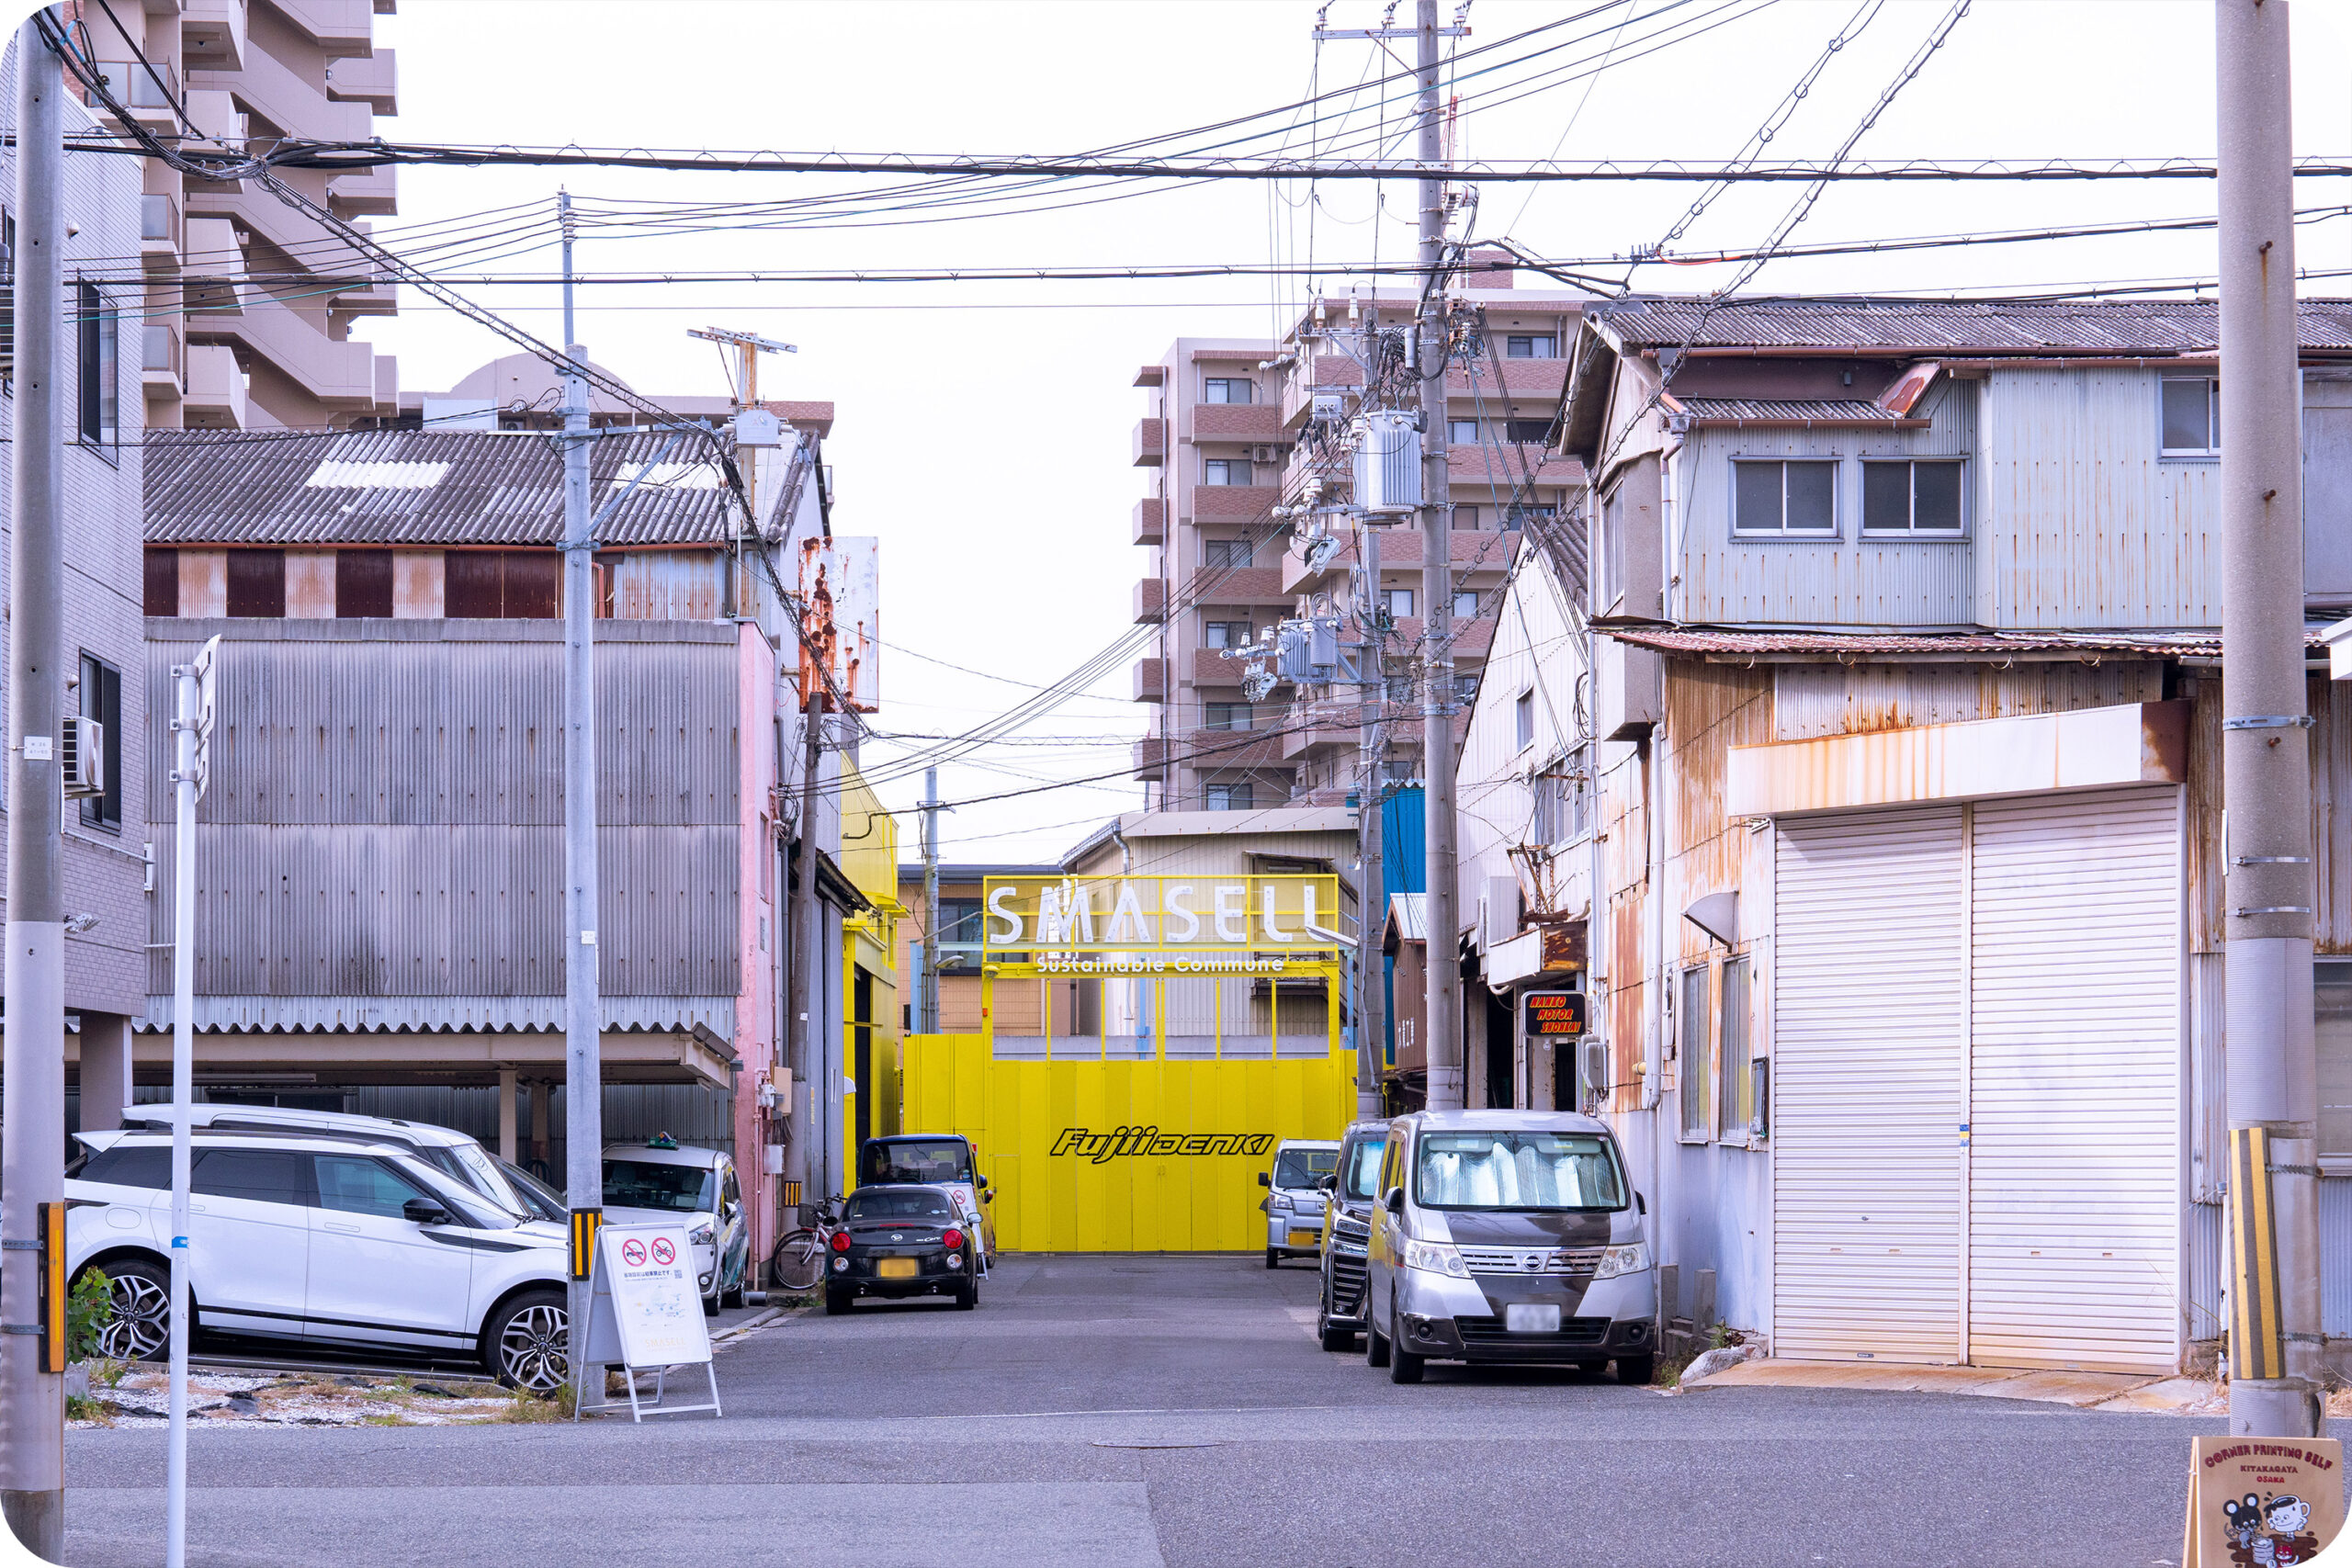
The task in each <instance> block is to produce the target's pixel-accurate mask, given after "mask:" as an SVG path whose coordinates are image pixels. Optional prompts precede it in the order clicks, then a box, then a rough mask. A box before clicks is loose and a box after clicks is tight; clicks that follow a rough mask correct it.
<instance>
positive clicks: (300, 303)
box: [71, 0, 399, 430]
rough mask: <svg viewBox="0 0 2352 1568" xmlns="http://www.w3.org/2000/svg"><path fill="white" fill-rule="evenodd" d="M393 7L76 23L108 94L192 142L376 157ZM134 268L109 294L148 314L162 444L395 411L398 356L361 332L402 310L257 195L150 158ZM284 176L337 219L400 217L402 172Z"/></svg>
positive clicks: (204, 11)
mask: <svg viewBox="0 0 2352 1568" xmlns="http://www.w3.org/2000/svg"><path fill="white" fill-rule="evenodd" d="M393 5H394V0H143V4H141V5H136V6H114V7H112V8H111V9H108V8H106V7H93V6H74V7H71V8H72V9H74V10H77V11H79V12H81V16H80V17H79V20H80V23H81V25H82V26H83V27H85V28H87V30H88V37H89V39H90V43H91V47H92V48H93V50H94V51H95V52H96V56H97V59H98V62H99V64H100V65H101V67H102V68H103V69H104V71H105V73H106V75H107V83H108V90H109V91H110V92H111V93H112V95H113V96H114V97H115V98H116V99H117V100H118V101H119V102H120V103H122V104H123V105H124V106H125V107H127V108H129V109H130V112H131V114H132V115H133V116H134V117H135V118H136V119H137V120H138V122H139V123H140V124H141V126H143V127H144V128H145V129H147V130H150V131H152V132H153V133H154V134H156V135H157V136H159V137H166V138H171V137H176V138H178V139H179V141H180V144H181V145H183V146H187V145H215V146H229V147H235V148H249V149H253V150H256V151H258V150H261V149H264V148H266V147H268V146H271V145H273V144H275V143H277V142H278V141H284V140H286V139H288V138H291V137H316V138H322V139H327V140H334V141H353V140H356V141H364V140H366V139H367V138H368V137H370V136H372V135H374V134H375V130H374V122H375V117H376V116H378V115H390V114H394V113H397V112H398V96H397V91H396V86H397V73H396V70H395V64H394V60H393V51H390V50H389V49H384V50H379V49H378V48H377V47H376V45H375V36H374V34H375V18H376V17H377V15H379V14H380V13H388V12H390V11H391V10H392V8H393ZM141 163H142V165H143V168H142V176H141V190H142V192H143V196H142V208H143V210H142V213H141V227H140V243H139V246H138V250H137V255H136V259H135V260H131V261H128V265H116V266H114V267H112V268H110V269H109V272H110V275H111V277H112V279H113V281H112V282H111V283H110V284H106V285H98V286H100V287H107V288H110V289H111V290H112V291H114V292H117V293H119V294H121V295H122V296H124V297H125V299H124V303H125V304H126V305H129V304H131V303H134V302H141V301H143V310H142V311H141V316H142V328H141V340H140V355H141V357H140V365H141V380H142V384H143V386H144V388H145V391H146V402H147V423H148V425H149V426H150V427H152V428H162V429H173V428H181V427H185V428H188V429H215V430H220V429H250V428H254V427H267V426H277V425H285V426H294V427H300V428H322V427H327V426H348V425H350V424H352V423H356V422H357V421H359V420H363V419H370V418H374V417H378V416H386V415H391V414H395V413H397V412H398V408H399V391H398V387H399V382H398V378H397V375H396V371H395V368H394V365H393V360H392V357H391V356H390V355H379V354H377V353H376V352H375V350H374V349H373V348H371V347H370V346H369V345H368V344H366V343H364V342H355V341H353V340H352V338H351V327H352V323H353V322H355V321H358V320H360V319H361V318H363V317H367V316H379V315H390V314H391V313H392V311H393V310H395V309H396V308H397V307H396V305H395V303H394V300H393V296H392V288H391V285H390V284H389V283H384V282H380V281H379V280H378V275H379V268H378V267H377V266H376V265H375V264H373V263H372V262H370V261H369V260H368V258H367V257H366V256H365V255H364V254H362V253H360V252H358V251H356V250H354V249H353V248H352V247H351V246H350V245H349V244H348V243H345V241H343V240H342V239H341V238H339V237H338V236H337V235H336V234H335V233H334V231H331V230H329V229H328V228H326V227H325V226H324V225H322V224H321V223H319V222H317V221H316V220H312V219H311V218H309V217H306V216H304V215H303V214H302V213H300V212H299V211H297V210H296V209H293V208H291V207H288V206H287V205H286V204H285V203H284V202H282V201H280V200H278V199H277V197H275V196H273V195H271V194H270V193H269V192H268V191H267V190H265V189H263V188H262V187H261V186H259V185H258V184H256V183H255V182H253V181H250V180H248V181H242V182H224V181H213V180H205V179H198V178H191V177H187V176H184V175H181V174H179V173H178V172H177V171H175V170H174V169H173V168H172V167H171V166H170V165H168V164H165V163H164V162H163V161H162V160H160V159H153V158H150V159H145V160H141ZM278 177H279V178H281V179H283V180H284V181H285V182H286V183H287V185H288V186H291V187H293V188H296V189H298V190H300V191H301V192H302V193H303V194H304V195H305V196H307V197H310V198H311V200H312V201H314V202H317V203H318V204H320V205H321V206H323V207H325V208H326V209H328V210H330V211H332V212H333V213H334V215H335V216H337V217H339V218H342V219H344V220H346V221H351V222H354V223H355V224H356V226H357V227H360V228H362V229H364V228H365V227H366V226H367V225H366V223H365V221H364V220H366V219H368V218H371V217H381V216H388V215H390V214H391V213H393V212H395V211H397V210H398V205H397V200H396V197H395V176H394V174H393V171H392V170H391V169H390V168H382V169H374V170H369V171H367V172H364V173H358V174H346V175H332V176H330V175H326V174H324V173H322V172H320V171H316V170H304V169H285V170H281V171H279V174H278Z"/></svg>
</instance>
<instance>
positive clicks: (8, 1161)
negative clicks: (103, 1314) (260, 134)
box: [0, 13, 66, 1562]
mask: <svg viewBox="0 0 2352 1568" xmlns="http://www.w3.org/2000/svg"><path fill="white" fill-rule="evenodd" d="M39 20H40V17H39V14H38V13H36V15H35V16H34V17H29V18H28V19H27V20H26V22H25V24H24V25H23V26H22V27H20V28H17V279H16V284H17V299H16V325H17V400H16V409H17V417H16V421H15V423H14V426H13V427H12V429H11V431H10V434H11V435H12V436H13V437H14V445H15V452H16V467H15V473H14V476H13V483H12V486H11V493H10V496H9V502H10V505H11V508H12V510H11V514H10V524H11V533H10V538H9V551H8V571H9V583H8V588H9V592H8V597H9V615H10V617H11V619H10V621H9V623H8V626H9V631H8V709H9V712H8V734H9V738H10V740H11V745H10V747H9V757H8V882H7V893H8V919H7V934H6V941H7V943H8V952H7V961H6V982H7V1003H8V1020H7V1028H6V1032H5V1042H6V1043H5V1045H0V1081H5V1082H6V1086H7V1106H6V1124H5V1129H0V1210H5V1222H0V1247H6V1252H7V1255H8V1258H9V1262H8V1264H7V1266H6V1268H0V1514H5V1516H6V1520H7V1524H8V1528H9V1529H12V1530H14V1531H16V1534H17V1540H20V1541H22V1542H23V1543H24V1544H25V1545H26V1546H27V1547H28V1548H30V1549H31V1551H33V1552H34V1553H35V1554H36V1555H38V1556H40V1557H42V1558H45V1559H47V1560H48V1561H50V1562H62V1561H63V1559H64V1551H65V1379H64V1377H63V1376H62V1373H63V1371H64V1370H65V1368H64V1360H63V1356H62V1350H63V1347H62V1346H56V1347H53V1348H52V1346H51V1338H52V1336H51V1333H50V1332H49V1329H50V1324H51V1314H49V1313H48V1312H47V1311H45V1310H44V1309H45V1308H47V1307H48V1306H49V1304H50V1303H48V1301H46V1300H45V1299H44V1298H46V1297H47V1296H48V1295H49V1294H50V1279H51V1273H52V1270H51V1268H50V1266H49V1265H50V1253H49V1246H50V1243H51V1239H52V1238H51V1235H50V1234H49V1233H50V1232H51V1231H52V1229H53V1230H55V1231H56V1232H57V1235H58V1238H60V1239H62V1230H63V1227H62V1224H60V1225H58V1226H54V1227H52V1226H51V1225H50V1224H47V1223H45V1222H46V1221H47V1219H48V1217H49V1215H50V1214H51V1213H52V1212H54V1213H57V1214H59V1215H61V1216H62V1214H63V1213H64V1207H63V1205H64V1202H65V918H64V908H63V905H64V897H63V893H64V889H63V886H62V879H61V876H60V873H59V863H58V858H59V848H60V844H59V837H58V835H59V829H60V827H61V826H62V824H61V821H60V818H61V817H62V813H63V810H64V800H65V797H64V793H63V784H62V780H61V779H60V778H59V776H58V772H57V740H58V728H59V725H58V719H59V717H60V716H61V714H62V707H63V698H64V691H65V688H64V681H63V672H62V670H61V669H60V668H59V660H60V659H61V658H62V655H63V637H62V633H63V630H64V625H63V623H64V615H65V568H64V560H63V554H62V552H63V548H64V525H63V520H62V513H63V510H64V502H65V489H64V479H63V470H62V467H61V465H62V462H63V460H64V459H63V457H62V452H63V450H64V446H63V442H62V435H63V432H62V430H61V429H60V427H59V417H60V415H61V414H62V412H63V410H64V405H63V398H62V386H63V382H64V376H65V370H66V366H65V363H64V360H63V358H62V355H61V354H60V352H59V351H60V349H61V348H62V342H61V332H62V327H63V324H64V320H65V302H64V296H63V284H62V272H61V269H60V263H59V257H60V254H61V252H62V248H63V246H64V243H65V214H64V206H65V178H64V175H65V151H64V141H63V127H64V123H65V121H64V105H63V103H62V98H63V96H64V93H65V78H64V73H63V72H62V70H60V69H59V61H58V57H57V55H56V53H55V52H54V51H51V48H50V47H49V44H48V43H47V42H46V41H45V40H44V39H43V38H42V36H41V33H40V27H39V26H38V22H39ZM61 1304H62V1303H61ZM51 1368H54V1369H55V1371H51Z"/></svg>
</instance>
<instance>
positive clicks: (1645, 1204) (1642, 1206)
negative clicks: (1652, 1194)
mask: <svg viewBox="0 0 2352 1568" xmlns="http://www.w3.org/2000/svg"><path fill="white" fill-rule="evenodd" d="M1649 1212H1650V1201H1649V1200H1648V1199H1646V1198H1645V1197H1643V1196H1642V1195H1641V1194H1640V1193H1638V1192H1636V1193H1634V1213H1637V1214H1646V1213H1649Z"/></svg>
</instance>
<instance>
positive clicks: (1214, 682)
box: [1193, 648, 1242, 701]
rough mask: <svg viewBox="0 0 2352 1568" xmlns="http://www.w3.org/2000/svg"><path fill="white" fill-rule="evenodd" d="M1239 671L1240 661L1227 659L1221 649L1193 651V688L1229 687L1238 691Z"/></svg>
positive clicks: (1240, 668) (1240, 667) (1197, 649)
mask: <svg viewBox="0 0 2352 1568" xmlns="http://www.w3.org/2000/svg"><path fill="white" fill-rule="evenodd" d="M1241 670H1242V662H1241V660H1238V659H1227V657H1226V656H1225V652H1224V650H1223V649H1215V648H1196V649H1193V685H1195V686H1231V687H1233V688H1234V689H1235V690H1236V691H1238V690H1239V689H1240V687H1241ZM1219 700H1220V701H1222V700H1223V699H1222V698H1220V699H1219Z"/></svg>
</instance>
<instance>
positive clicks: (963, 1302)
mask: <svg viewBox="0 0 2352 1568" xmlns="http://www.w3.org/2000/svg"><path fill="white" fill-rule="evenodd" d="M979 1304H980V1287H979V1286H978V1283H976V1282H975V1281H973V1280H965V1281H964V1282H963V1283H962V1284H961V1285H958V1286H956V1311H957V1312H969V1311H971V1310H972V1309H973V1308H974V1307H976V1306H978V1305H979Z"/></svg>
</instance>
